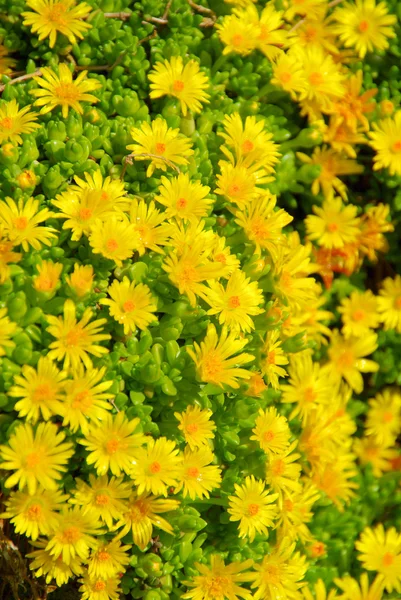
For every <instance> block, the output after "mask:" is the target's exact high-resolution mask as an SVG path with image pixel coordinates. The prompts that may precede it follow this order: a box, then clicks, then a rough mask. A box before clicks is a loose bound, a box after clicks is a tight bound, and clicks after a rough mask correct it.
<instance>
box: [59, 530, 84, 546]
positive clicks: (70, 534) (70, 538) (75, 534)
mask: <svg viewBox="0 0 401 600" xmlns="http://www.w3.org/2000/svg"><path fill="white" fill-rule="evenodd" d="M80 537H81V532H80V531H79V529H78V527H74V525H72V526H71V527H67V529H64V531H63V535H62V538H61V540H62V542H63V543H64V544H75V542H77V541H78V540H79V538H80Z"/></svg>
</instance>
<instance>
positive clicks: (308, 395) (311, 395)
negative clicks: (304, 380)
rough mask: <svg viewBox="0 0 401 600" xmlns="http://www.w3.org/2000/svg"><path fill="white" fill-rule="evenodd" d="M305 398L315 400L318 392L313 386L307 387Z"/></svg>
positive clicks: (310, 400) (309, 400) (307, 400)
mask: <svg viewBox="0 0 401 600" xmlns="http://www.w3.org/2000/svg"><path fill="white" fill-rule="evenodd" d="M304 400H305V401H306V402H313V401H314V400H316V392H315V391H314V389H313V388H312V387H307V388H306V390H305V391H304Z"/></svg>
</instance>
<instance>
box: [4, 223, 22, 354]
mask: <svg viewBox="0 0 401 600" xmlns="http://www.w3.org/2000/svg"><path fill="white" fill-rule="evenodd" d="M14 246H15V243H14V242H11V241H10V240H9V239H8V237H7V234H5V232H4V225H2V224H1V223H0V285H2V284H3V283H4V282H5V281H7V279H8V278H9V276H10V267H9V264H10V263H17V262H19V261H20V260H21V258H22V254H21V253H20V252H13V248H14ZM0 352H1V349H0Z"/></svg>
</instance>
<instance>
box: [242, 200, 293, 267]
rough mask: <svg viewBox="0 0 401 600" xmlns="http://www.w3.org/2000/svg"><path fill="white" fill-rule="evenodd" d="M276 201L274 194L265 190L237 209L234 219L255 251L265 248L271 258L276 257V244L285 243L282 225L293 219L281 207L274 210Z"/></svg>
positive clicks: (259, 251) (259, 252) (284, 225)
mask: <svg viewBox="0 0 401 600" xmlns="http://www.w3.org/2000/svg"><path fill="white" fill-rule="evenodd" d="M276 202H277V198H276V196H273V195H271V194H270V193H268V192H265V193H264V194H263V195H261V196H258V197H255V198H253V199H252V200H251V201H250V202H249V203H248V204H247V205H246V206H245V207H244V208H242V209H239V210H238V211H237V212H236V219H235V221H236V223H238V225H239V226H240V227H242V228H243V230H244V231H245V234H246V236H247V238H248V239H249V240H250V241H251V242H252V243H253V244H254V245H255V249H256V252H257V253H258V254H261V252H262V250H267V251H268V252H269V253H270V255H271V256H272V258H277V249H278V246H282V245H283V244H285V243H286V239H285V237H284V235H283V233H282V229H283V227H286V225H288V224H289V223H291V221H292V220H293V217H291V215H289V214H288V213H287V212H286V211H285V210H284V209H283V208H279V209H278V210H274V209H275V207H276Z"/></svg>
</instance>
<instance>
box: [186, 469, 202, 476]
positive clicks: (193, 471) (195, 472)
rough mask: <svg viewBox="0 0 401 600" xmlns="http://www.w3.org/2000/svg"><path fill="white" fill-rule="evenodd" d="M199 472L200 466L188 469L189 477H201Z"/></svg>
mask: <svg viewBox="0 0 401 600" xmlns="http://www.w3.org/2000/svg"><path fill="white" fill-rule="evenodd" d="M199 473H200V471H199V469H198V467H189V469H188V470H187V475H188V477H193V478H196V477H199Z"/></svg>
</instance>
